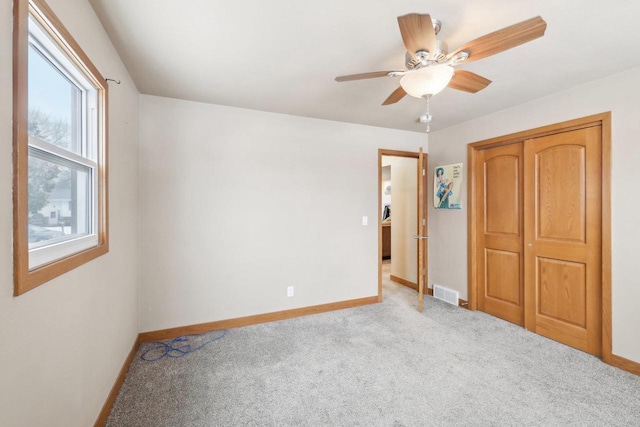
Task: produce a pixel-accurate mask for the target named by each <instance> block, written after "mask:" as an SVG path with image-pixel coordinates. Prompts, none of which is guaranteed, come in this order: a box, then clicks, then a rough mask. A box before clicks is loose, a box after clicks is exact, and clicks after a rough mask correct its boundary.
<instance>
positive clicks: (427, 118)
mask: <svg viewBox="0 0 640 427" xmlns="http://www.w3.org/2000/svg"><path fill="white" fill-rule="evenodd" d="M424 99H426V100H427V112H426V113H424V114H423V115H422V116H420V122H421V123H426V124H427V133H429V132H431V119H432V118H433V116H431V113H429V101H430V100H431V95H424Z"/></svg>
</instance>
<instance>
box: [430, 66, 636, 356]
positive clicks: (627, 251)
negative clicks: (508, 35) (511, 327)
mask: <svg viewBox="0 0 640 427" xmlns="http://www.w3.org/2000/svg"><path fill="white" fill-rule="evenodd" d="M638 93H640V68H639V69H634V70H629V71H627V72H624V73H621V74H617V75H614V76H611V77H609V78H606V79H602V80H599V81H595V82H592V83H590V84H587V85H584V86H580V87H577V88H574V89H572V90H568V91H565V92H561V93H558V94H555V95H552V96H548V97H545V98H541V99H538V100H536V101H533V102H530V103H527V104H523V105H520V106H517V107H514V108H510V109H508V110H504V111H501V112H498V113H495V114H491V115H488V116H485V117H482V118H480V119H477V120H473V121H470V122H467V123H463V124H461V125H458V126H455V127H451V128H448V129H444V130H442V131H439V132H435V133H433V134H432V136H431V140H430V144H429V165H430V173H431V179H433V168H434V166H436V165H438V164H449V163H457V162H463V163H465V168H464V170H465V175H466V173H467V172H466V171H468V167H467V166H466V161H467V151H466V147H467V144H469V143H472V142H476V141H480V140H484V139H488V138H491V137H495V136H500V135H506V134H510V133H514V132H518V131H523V130H527V129H532V128H536V127H540V126H544V125H548V124H553V123H558V122H562V121H565V120H570V119H574V118H579V117H584V116H588V115H591V114H597V113H601V112H605V111H611V112H612V188H611V198H612V202H611V203H612V206H611V212H612V221H611V222H612V254H613V255H612V256H613V260H612V269H613V272H612V281H613V284H612V294H613V353H614V354H616V355H619V356H622V357H625V358H627V359H630V360H633V361H635V362H640V335H639V334H638V325H640V310H638V309H637V303H638V301H640V275H639V274H638V272H639V270H638V256H637V253H638V250H637V245H638V242H640V221H638V211H639V210H640V199H639V198H638V194H639V192H638V186H639V185H640V168H639V167H638V165H640V144H639V143H638V133H639V130H640V127H639V126H638V117H640V104H639V103H638V100H637V94H638ZM430 191H433V189H432V183H431V184H430ZM462 192H463V194H464V198H463V200H462V205H463V210H462V211H458V212H451V211H439V210H434V209H433V207H431V209H430V212H429V218H430V221H429V235H430V247H429V257H430V259H429V266H430V269H429V273H430V278H429V282H430V283H439V284H442V285H444V286H448V287H451V288H454V289H457V290H458V291H460V298H463V299H466V297H467V222H466V221H467V201H466V192H467V189H466V176H465V180H464V184H463V188H462Z"/></svg>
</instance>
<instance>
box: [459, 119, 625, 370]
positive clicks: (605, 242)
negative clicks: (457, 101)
mask: <svg viewBox="0 0 640 427" xmlns="http://www.w3.org/2000/svg"><path fill="white" fill-rule="evenodd" d="M593 126H600V127H601V134H602V148H601V149H602V158H601V161H602V176H601V185H602V211H601V215H602V216H601V220H602V225H601V233H602V249H601V251H602V253H601V256H602V272H601V282H602V361H603V362H605V363H608V364H610V365H614V366H616V363H615V360H616V359H615V358H614V356H613V354H612V346H613V343H612V332H611V331H612V324H611V316H612V313H611V307H612V306H611V304H612V302H611V112H605V113H601V114H595V115H592V116H587V117H582V118H579V119H574V120H568V121H565V122H561V123H556V124H552V125H548V126H543V127H539V128H535V129H529V130H525V131H522V132H516V133H512V134H509V135H503V136H499V137H496V138H491V139H486V140H483V141H478V142H474V143H471V144H469V145H468V146H467V168H468V171H469V172H468V175H467V204H468V206H469V209H468V211H467V283H468V295H469V296H468V299H469V309H470V310H477V292H478V283H477V280H476V276H477V271H476V263H477V258H476V247H477V240H476V233H477V230H476V220H477V215H476V203H475V200H476V191H475V188H476V187H475V186H476V174H477V171H476V168H475V161H476V153H477V152H478V151H481V150H486V149H489V148H494V147H499V146H502V145H508V144H516V143H519V142H523V141H525V140H527V139H532V138H538V137H541V136H548V135H553V134H558V133H564V132H570V131H573V130H577V129H584V128H588V127H593Z"/></svg>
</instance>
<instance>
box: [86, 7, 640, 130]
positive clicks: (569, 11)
mask: <svg viewBox="0 0 640 427" xmlns="http://www.w3.org/2000/svg"><path fill="white" fill-rule="evenodd" d="M90 2H91V3H92V5H93V7H94V8H95V10H96V12H97V14H98V16H99V17H100V19H101V20H102V22H103V24H104V26H105V28H106V29H107V32H108V33H109V35H110V37H111V39H112V40H113V42H114V44H115V46H116V48H117V50H118V52H119V53H120V56H121V57H122V59H123V61H124V63H125V65H126V67H127V69H128V70H129V72H130V74H131V76H132V77H133V79H134V81H135V83H136V85H137V87H138V89H139V90H140V92H142V93H144V94H150V95H157V96H165V97H171V98H179V99H185V100H193V101H201V102H207V103H212V104H221V105H228V106H234V107H241V108H249V109H254V110H262V111H270V112H275V113H283V114H292V115H298V116H305V117H315V118H320V119H327V120H335V121H341V122H349V123H359V124H365V125H372V126H381V127H388V128H396V129H405V130H409V131H416V132H424V125H422V124H420V123H418V122H417V118H418V117H419V116H420V115H421V114H422V113H423V112H424V109H425V103H424V100H421V99H417V98H411V97H409V96H407V97H405V98H404V99H402V100H401V101H400V102H398V103H397V104H394V105H390V106H381V103H382V102H383V101H384V100H385V99H386V97H387V96H388V95H389V94H390V93H391V92H392V91H393V90H394V89H395V88H396V87H397V86H398V81H399V80H398V78H391V77H382V78H377V79H368V80H361V81H353V82H342V83H338V82H336V81H334V78H335V77H336V76H339V75H347V74H355V73H362V72H368V71H379V70H391V69H402V68H404V54H405V49H404V47H403V44H402V39H401V37H400V32H399V30H398V24H397V20H396V17H397V16H399V15H404V14H407V13H411V12H417V13H430V14H431V16H432V17H434V18H437V19H439V20H440V21H442V30H441V31H440V34H439V36H438V38H439V39H442V40H444V41H446V42H447V43H448V45H449V49H450V51H453V50H454V49H455V48H457V47H458V46H460V45H462V44H464V43H465V42H467V41H470V40H472V39H475V38H477V37H480V36H482V35H484V34H486V33H490V32H493V31H495V30H499V29H501V28H504V27H506V26H509V25H512V24H515V23H517V22H520V21H524V20H525V19H528V18H532V17H534V16H538V15H540V16H541V17H542V18H543V19H544V20H545V21H546V22H547V31H546V33H545V35H544V37H542V38H540V39H537V40H534V41H532V42H529V43H527V44H524V45H521V46H518V47H516V48H513V49H511V50H509V51H506V52H503V53H500V54H498V55H495V56H492V57H489V58H485V59H482V60H480V61H477V62H472V63H469V64H465V65H462V66H460V68H461V69H465V70H470V71H473V72H475V73H478V74H480V75H482V76H484V77H486V78H488V79H490V80H492V81H493V83H492V84H491V85H489V86H488V87H487V88H486V89H484V90H483V91H481V92H478V93H476V94H469V93H465V92H460V91H456V90H453V89H445V90H444V91H443V92H441V93H440V94H438V95H436V96H434V97H433V99H432V102H431V113H432V114H433V116H434V119H433V123H432V129H433V130H437V129H442V128H445V127H448V126H451V125H454V124H456V123H460V122H464V121H467V120H470V119H473V118H475V117H479V116H482V115H485V114H488V113H491V112H494V111H499V110H502V109H505V108H508V107H510V106H512V105H516V104H521V103H524V102H527V101H530V100H533V99H535V98H540V97H542V96H545V95H547V94H550V93H554V92H558V91H562V90H564V89H567V88H570V87H573V86H577V85H580V84H583V83H586V82H589V81H592V80H595V79H598V78H602V77H605V76H608V75H611V74H615V73H618V72H620V71H623V70H626V69H630V68H634V67H638V66H640V25H639V24H638V22H637V21H638V19H640V1H638V0H609V1H606V2H605V1H602V0H562V1H559V0H457V1H452V0H431V1H429V2H424V1H414V0H396V1H388V0H387V1H382V0H322V1H314V2H311V1H308V0H307V1H304V0H303V1H300V0H298V1H296V0H270V1H264V0H245V1H242V0H229V1H222V0H186V1H185V0H90ZM110 77H111V76H110ZM114 77H117V76H114Z"/></svg>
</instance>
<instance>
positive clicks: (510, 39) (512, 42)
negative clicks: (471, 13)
mask: <svg viewBox="0 0 640 427" xmlns="http://www.w3.org/2000/svg"><path fill="white" fill-rule="evenodd" d="M546 29H547V23H546V22H544V20H543V19H542V18H541V17H539V16H536V17H535V18H531V19H528V20H526V21H522V22H520V23H518V24H514V25H511V26H509V27H506V28H503V29H501V30H498V31H494V32H493V33H489V34H486V35H484V36H482V37H480V38H477V39H475V40H473V41H470V42H469V43H467V44H465V45H463V46H461V47H459V48H458V49H456V50H455V51H454V52H452V53H450V54H449V55H447V58H448V59H451V58H452V57H453V56H455V55H456V54H457V53H458V52H460V51H463V50H464V51H466V52H467V53H468V54H469V58H468V59H467V60H466V61H465V62H471V61H477V60H478V59H482V58H486V57H487V56H491V55H495V54H496V53H500V52H504V51H505V50H508V49H511V48H512V47H516V46H520V45H521V44H524V43H527V42H530V41H531V40H535V39H537V38H538V37H542V36H543V35H544V31H545V30H546Z"/></svg>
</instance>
